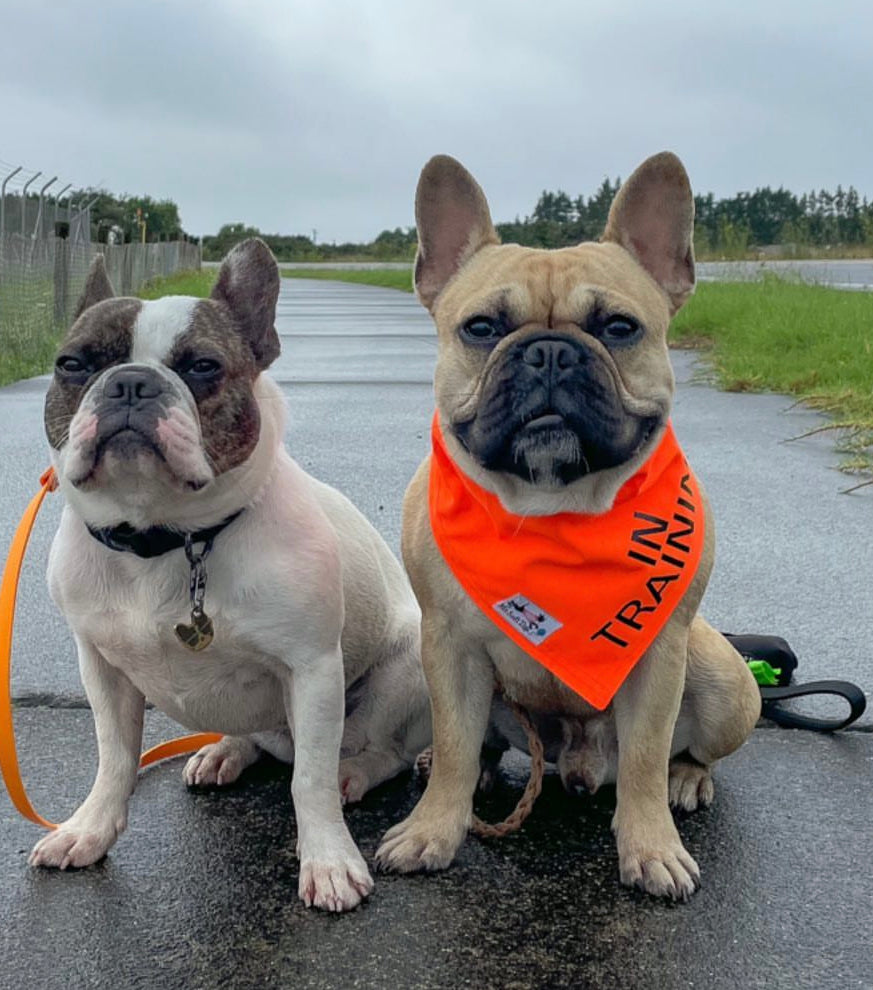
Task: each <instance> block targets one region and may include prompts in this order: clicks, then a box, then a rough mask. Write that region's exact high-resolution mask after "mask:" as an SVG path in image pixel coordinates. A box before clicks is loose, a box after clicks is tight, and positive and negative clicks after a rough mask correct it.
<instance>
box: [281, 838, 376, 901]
mask: <svg viewBox="0 0 873 990" xmlns="http://www.w3.org/2000/svg"><path fill="white" fill-rule="evenodd" d="M298 890H299V893H300V899H301V900H302V901H303V903H304V904H305V905H306V906H307V907H315V908H320V909H321V910H322V911H335V912H339V911H351V910H352V908H355V907H357V906H358V905H359V904H360V903H361V901H362V900H363V899H364V898H365V897H368V896H369V895H370V894H371V893H372V892H373V878H372V877H371V876H370V871H369V870H368V869H367V864H366V863H365V862H364V859H363V857H362V856H361V854H360V853H359V852H358V850H357V848H356V847H355V846H354V845H353V846H352V848H351V850H343V851H342V852H340V853H338V854H336V855H333V856H324V855H322V856H320V857H312V858H306V857H304V858H303V859H302V860H301V862H300V884H299V888H298Z"/></svg>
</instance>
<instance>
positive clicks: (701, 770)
mask: <svg viewBox="0 0 873 990" xmlns="http://www.w3.org/2000/svg"><path fill="white" fill-rule="evenodd" d="M714 797H715V787H714V786H713V783H712V776H711V774H710V772H709V767H705V766H702V765H701V764H700V763H695V762H693V761H690V760H684V759H682V758H681V757H679V758H677V759H675V760H671V762H670V806H671V807H673V808H680V809H681V810H682V811H697V809H698V808H708V807H709V806H710V805H711V804H712V801H713V798H714Z"/></svg>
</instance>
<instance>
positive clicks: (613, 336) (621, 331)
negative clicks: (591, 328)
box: [601, 316, 642, 344]
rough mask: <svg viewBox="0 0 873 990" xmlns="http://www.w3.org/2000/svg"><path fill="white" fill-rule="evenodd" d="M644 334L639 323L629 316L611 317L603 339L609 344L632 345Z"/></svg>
mask: <svg viewBox="0 0 873 990" xmlns="http://www.w3.org/2000/svg"><path fill="white" fill-rule="evenodd" d="M641 333H642V331H641V329H640V325H639V323H637V322H636V320H632V319H630V317H627V316H610V317H609V319H608V320H607V321H606V322H605V323H604V324H603V330H602V333H601V337H602V339H603V341H604V342H605V343H607V344H630V343H633V342H634V341H635V340H636V339H637V337H639V336H640V334H641Z"/></svg>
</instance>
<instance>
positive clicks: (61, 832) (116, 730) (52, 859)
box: [29, 636, 145, 870]
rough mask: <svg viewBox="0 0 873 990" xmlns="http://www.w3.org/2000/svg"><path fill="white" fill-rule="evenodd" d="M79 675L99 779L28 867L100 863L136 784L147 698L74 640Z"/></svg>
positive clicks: (122, 824)
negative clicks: (90, 721) (88, 710)
mask: <svg viewBox="0 0 873 990" xmlns="http://www.w3.org/2000/svg"><path fill="white" fill-rule="evenodd" d="M76 645H77V647H78V650H79V670H80V671H81V675H82V683H83V684H84V685H85V693H86V694H87V696H88V701H89V702H90V704H91V710H92V712H93V714H94V727H95V730H96V733H97V753H98V765H97V777H96V778H95V780H94V786H93V787H92V788H91V793H90V794H89V795H88V797H87V798H86V799H85V801H84V802H83V803H82V805H81V807H79V808H78V809H77V810H76V811H75V812H74V813H73V815H72V816H71V817H70V818H68V819H67V820H66V821H65V822H62V823H61V824H60V825H59V826H58V827H57V829H56V830H55V831H53V832H50V833H49V834H48V835H47V836H45V838H43V839H40V841H39V842H37V844H36V845H35V846H34V848H33V852H31V854H30V859H29V863H30V865H31V866H56V867H59V868H60V869H62V870H65V869H66V868H67V867H68V866H77V867H81V866H90V865H91V864H92V863H96V862H97V860H99V859H101V858H102V857H103V856H104V855H105V854H106V852H107V851H108V850H109V848H110V847H111V846H112V845H113V844H114V843H115V840H116V839H117V838H118V836H119V835H121V833H122V832H123V831H124V829H125V826H126V825H127V805H128V801H129V800H130V795H131V794H132V793H133V788H134V785H135V784H136V772H137V768H138V767H139V754H140V747H141V745H142V723H143V711H144V709H145V698H144V697H143V696H142V694H140V692H139V691H138V690H137V689H136V688H135V687H134V686H133V684H131V682H130V681H129V680H128V679H127V677H125V675H124V674H123V673H122V672H121V671H120V670H119V669H118V668H117V667H113V666H112V665H111V664H109V663H107V661H106V660H105V659H104V658H103V657H102V656H101V655H100V653H99V652H98V651H97V649H96V647H94V646H93V645H92V644H91V643H88V642H86V641H84V640H83V639H81V638H80V637H78V636H77V637H76Z"/></svg>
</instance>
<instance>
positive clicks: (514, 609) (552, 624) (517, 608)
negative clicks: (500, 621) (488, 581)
mask: <svg viewBox="0 0 873 990" xmlns="http://www.w3.org/2000/svg"><path fill="white" fill-rule="evenodd" d="M494 608H495V609H496V610H497V611H498V612H499V613H500V614H501V615H502V616H503V618H504V619H506V620H507V622H511V623H512V624H513V625H514V626H515V628H516V629H517V630H518V631H519V632H520V633H521V634H522V636H524V638H525V639H528V640H530V641H531V643H544V642H545V641H546V640H547V639H548V638H549V636H551V635H552V633H553V632H557V631H558V630H559V629H560V628H561V626H562V624H563V623H561V622H558V620H557V619H554V618H553V617H552V616H551V615H549V614H548V613H546V612H544V611H543V609H541V608H540V607H539V605H537V604H535V603H534V602H532V601H531V600H530V599H529V598H525V597H524V595H513V596H512V597H511V598H504V599H503V601H502V602H495V603H494Z"/></svg>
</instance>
